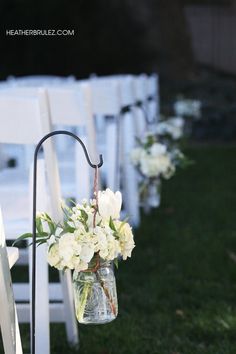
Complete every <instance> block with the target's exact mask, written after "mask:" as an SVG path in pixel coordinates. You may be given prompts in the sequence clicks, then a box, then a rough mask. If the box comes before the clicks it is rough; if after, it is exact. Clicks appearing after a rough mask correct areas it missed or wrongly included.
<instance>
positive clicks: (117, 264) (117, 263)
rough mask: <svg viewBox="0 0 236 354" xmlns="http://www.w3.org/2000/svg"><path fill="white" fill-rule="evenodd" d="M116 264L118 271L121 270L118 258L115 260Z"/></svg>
mask: <svg viewBox="0 0 236 354" xmlns="http://www.w3.org/2000/svg"><path fill="white" fill-rule="evenodd" d="M114 264H115V266H116V269H118V268H119V261H118V258H115V259H114Z"/></svg>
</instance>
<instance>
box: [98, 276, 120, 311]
mask: <svg viewBox="0 0 236 354" xmlns="http://www.w3.org/2000/svg"><path fill="white" fill-rule="evenodd" d="M96 276H97V279H98V281H99V283H100V284H101V287H102V289H103V291H104V294H105V295H106V297H107V299H108V303H109V305H110V307H111V311H112V313H113V315H114V316H116V307H115V305H114V304H113V301H112V297H111V295H110V293H109V290H108V289H107V288H106V286H105V284H104V281H103V280H102V279H101V277H100V275H99V274H98V272H96Z"/></svg>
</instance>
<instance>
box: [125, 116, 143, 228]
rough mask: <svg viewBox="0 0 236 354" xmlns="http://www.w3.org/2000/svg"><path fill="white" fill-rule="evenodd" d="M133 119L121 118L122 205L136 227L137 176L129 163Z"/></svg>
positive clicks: (132, 141) (137, 220)
mask: <svg viewBox="0 0 236 354" xmlns="http://www.w3.org/2000/svg"><path fill="white" fill-rule="evenodd" d="M133 123H134V119H133V116H132V114H130V113H127V114H126V115H125V116H124V118H123V126H122V128H123V129H122V131H123V134H122V136H123V143H122V145H123V154H124V156H123V161H124V163H123V187H124V194H123V195H124V204H125V209H126V212H127V213H128V215H129V217H130V221H131V224H132V225H133V226H134V227H137V226H138V225H139V223H140V211H139V190H138V178H137V177H138V176H137V172H136V170H135V168H134V166H133V165H132V164H131V161H130V152H131V150H132V149H133V148H134V146H135V132H134V124H133Z"/></svg>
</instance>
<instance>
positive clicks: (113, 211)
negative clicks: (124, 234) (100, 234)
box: [98, 188, 122, 220]
mask: <svg viewBox="0 0 236 354" xmlns="http://www.w3.org/2000/svg"><path fill="white" fill-rule="evenodd" d="M121 204H122V195H121V193H120V192H119V191H118V192H116V193H114V192H112V191H111V190H110V189H109V188H107V189H106V190H105V191H102V192H101V191H99V192H98V211H99V214H100V216H101V217H102V218H103V219H104V220H109V219H110V217H111V218H112V219H119V217H120V210H121Z"/></svg>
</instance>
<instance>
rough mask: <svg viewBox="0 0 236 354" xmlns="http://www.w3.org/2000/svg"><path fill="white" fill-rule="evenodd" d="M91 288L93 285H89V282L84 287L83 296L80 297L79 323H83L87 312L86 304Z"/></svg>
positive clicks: (77, 313) (77, 312)
mask: <svg viewBox="0 0 236 354" xmlns="http://www.w3.org/2000/svg"><path fill="white" fill-rule="evenodd" d="M91 288H92V283H89V282H88V283H86V284H85V285H84V288H83V291H82V294H81V296H80V299H79V306H78V309H77V311H76V315H77V318H78V321H79V322H83V317H84V311H85V307H86V304H87V299H88V294H89V291H90V290H91Z"/></svg>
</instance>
